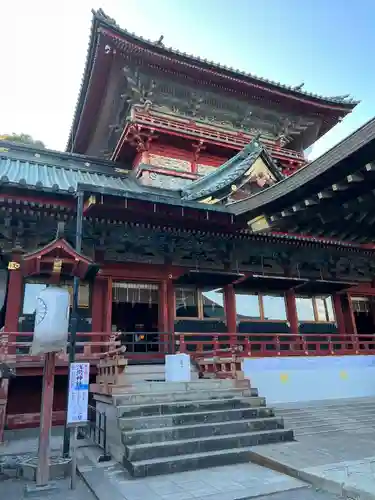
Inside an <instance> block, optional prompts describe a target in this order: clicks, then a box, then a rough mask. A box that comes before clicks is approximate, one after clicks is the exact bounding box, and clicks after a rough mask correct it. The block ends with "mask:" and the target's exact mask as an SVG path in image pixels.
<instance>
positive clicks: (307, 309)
mask: <svg viewBox="0 0 375 500" xmlns="http://www.w3.org/2000/svg"><path fill="white" fill-rule="evenodd" d="M296 308H297V317H298V319H299V321H315V315H314V306H313V300H312V298H310V297H296Z"/></svg>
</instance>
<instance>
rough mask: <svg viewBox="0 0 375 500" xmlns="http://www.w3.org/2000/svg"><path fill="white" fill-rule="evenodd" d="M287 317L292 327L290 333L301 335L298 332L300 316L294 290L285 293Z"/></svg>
mask: <svg viewBox="0 0 375 500" xmlns="http://www.w3.org/2000/svg"><path fill="white" fill-rule="evenodd" d="M285 304H286V315H287V318H288V321H289V325H290V333H291V334H292V335H296V336H297V335H299V331H298V315H297V306H296V294H295V292H294V290H287V292H286V293H285Z"/></svg>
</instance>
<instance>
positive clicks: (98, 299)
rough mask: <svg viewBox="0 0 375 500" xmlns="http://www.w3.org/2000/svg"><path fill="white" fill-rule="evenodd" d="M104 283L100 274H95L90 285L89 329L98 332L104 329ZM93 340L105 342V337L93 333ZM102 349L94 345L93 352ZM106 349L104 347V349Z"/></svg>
mask: <svg viewBox="0 0 375 500" xmlns="http://www.w3.org/2000/svg"><path fill="white" fill-rule="evenodd" d="M105 285H106V282H105V281H104V279H103V278H102V277H101V276H97V277H96V278H95V281H94V284H93V287H92V304H91V310H92V324H91V331H92V332H95V333H98V332H103V331H104V326H105V325H104V313H105V306H106V294H105ZM92 340H93V342H99V341H100V342H105V341H106V340H107V339H106V337H105V336H99V335H95V336H94V337H93V338H92ZM101 350H102V348H101V347H99V346H98V347H96V346H95V347H94V348H93V352H100V351H101ZM104 350H106V349H104Z"/></svg>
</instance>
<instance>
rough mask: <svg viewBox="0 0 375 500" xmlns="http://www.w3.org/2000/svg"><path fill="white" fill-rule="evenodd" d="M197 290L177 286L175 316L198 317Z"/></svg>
mask: <svg viewBox="0 0 375 500" xmlns="http://www.w3.org/2000/svg"><path fill="white" fill-rule="evenodd" d="M198 316H199V309H198V293H197V290H193V289H186V288H178V289H177V290H176V318H198Z"/></svg>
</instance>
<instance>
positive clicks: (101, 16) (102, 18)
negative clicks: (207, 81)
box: [93, 9, 359, 106]
mask: <svg viewBox="0 0 375 500" xmlns="http://www.w3.org/2000/svg"><path fill="white" fill-rule="evenodd" d="M93 15H94V19H95V18H96V19H97V20H98V21H99V22H102V23H106V24H107V25H109V26H111V27H112V28H115V29H116V31H117V32H119V33H120V34H123V35H126V36H128V37H129V36H130V37H131V38H133V39H134V41H139V42H142V43H147V44H148V45H150V48H153V49H155V50H159V51H160V50H161V49H162V50H164V51H165V52H168V53H169V55H174V56H180V57H181V56H182V57H186V58H187V59H189V60H190V61H191V62H192V63H194V62H196V63H199V64H202V63H204V64H207V66H208V67H209V68H210V69H216V70H219V71H223V70H224V71H230V72H232V73H233V75H234V76H235V77H237V78H241V77H242V78H243V77H247V78H251V79H253V80H257V81H258V82H260V83H263V84H268V85H272V86H274V87H278V88H279V89H282V90H287V91H290V92H293V93H296V94H299V95H300V96H301V97H310V98H313V99H321V100H324V101H327V102H331V103H332V104H343V105H353V106H354V105H356V104H358V103H359V101H356V100H355V99H352V98H351V97H350V96H349V95H344V96H322V95H319V94H315V93H313V92H307V91H306V90H303V84H301V85H297V86H292V85H284V84H282V83H280V82H276V81H273V80H268V79H267V78H262V77H260V76H257V75H254V74H252V73H247V72H246V71H241V70H240V69H234V68H232V67H229V66H225V65H224V64H220V63H217V62H214V61H209V60H207V59H204V58H201V57H199V56H195V55H192V54H187V53H186V52H181V51H179V50H177V49H174V48H172V47H165V46H164V44H162V43H159V42H155V41H152V40H149V39H147V38H144V37H142V36H139V35H136V34H135V33H131V32H130V31H128V30H126V29H123V28H120V27H119V25H118V24H117V23H116V21H115V20H114V19H112V18H111V17H109V16H108V15H107V14H105V12H104V11H103V10H102V9H98V10H97V11H93Z"/></svg>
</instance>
